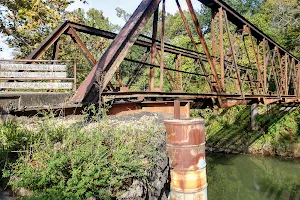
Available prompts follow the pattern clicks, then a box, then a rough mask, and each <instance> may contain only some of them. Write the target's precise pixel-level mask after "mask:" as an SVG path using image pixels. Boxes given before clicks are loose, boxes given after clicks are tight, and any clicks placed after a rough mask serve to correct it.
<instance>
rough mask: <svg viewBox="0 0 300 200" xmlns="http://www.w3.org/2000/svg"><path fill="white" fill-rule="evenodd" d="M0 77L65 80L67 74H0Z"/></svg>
mask: <svg viewBox="0 0 300 200" xmlns="http://www.w3.org/2000/svg"><path fill="white" fill-rule="evenodd" d="M0 77H6V78H8V77H13V78H67V72H0Z"/></svg>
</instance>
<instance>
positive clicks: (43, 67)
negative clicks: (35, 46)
mask: <svg viewBox="0 0 300 200" xmlns="http://www.w3.org/2000/svg"><path fill="white" fill-rule="evenodd" d="M0 70H9V71H18V70H34V71H66V70H67V66H66V65H48V64H11V63H0Z"/></svg>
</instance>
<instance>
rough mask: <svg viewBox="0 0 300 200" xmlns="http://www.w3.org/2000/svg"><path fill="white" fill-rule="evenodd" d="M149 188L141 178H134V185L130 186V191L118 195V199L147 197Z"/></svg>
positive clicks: (126, 199) (127, 199)
mask: <svg viewBox="0 0 300 200" xmlns="http://www.w3.org/2000/svg"><path fill="white" fill-rule="evenodd" d="M145 191H147V188H146V187H145V185H144V183H142V182H141V181H139V180H133V183H132V185H131V186H130V187H129V189H128V191H127V192H125V193H124V194H122V195H121V196H120V197H118V198H117V199H118V200H131V199H132V200H134V199H146V193H145Z"/></svg>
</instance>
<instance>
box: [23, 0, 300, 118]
mask: <svg viewBox="0 0 300 200" xmlns="http://www.w3.org/2000/svg"><path fill="white" fill-rule="evenodd" d="M172 1H175V2H176V3H177V6H178V11H179V14H180V16H181V18H182V27H184V29H185V31H186V36H187V37H188V38H189V40H190V44H191V48H190V49H187V48H184V47H180V46H175V45H172V44H170V43H167V41H166V38H165V35H166V34H165V33H166V32H167V31H168V30H166V29H165V13H166V11H165V7H166V6H165V0H143V1H142V2H141V3H140V5H139V6H138V8H137V9H136V10H135V11H134V13H133V14H132V16H131V17H130V19H129V20H128V21H127V23H126V24H125V25H124V27H123V28H122V29H121V31H120V32H119V33H118V34H115V33H112V32H109V31H105V30H99V29H96V28H93V27H89V26H85V25H81V24H78V23H74V22H70V21H66V22H64V23H62V24H61V25H60V26H58V27H57V28H56V29H55V30H54V31H53V33H52V34H51V35H49V36H48V37H47V38H46V39H44V41H43V42H42V43H41V44H40V45H39V46H38V47H37V48H36V49H35V50H34V51H33V52H32V53H31V54H30V55H29V56H28V57H27V59H26V60H27V63H35V62H37V61H38V60H39V59H40V58H41V56H42V55H43V54H44V53H45V52H46V50H47V49H49V48H50V47H53V60H58V51H59V48H58V43H59V39H60V37H61V36H62V35H67V36H70V37H71V38H72V41H73V42H74V43H75V44H76V46H77V47H78V48H79V49H80V51H81V52H82V53H83V54H84V56H85V58H86V59H87V61H88V63H89V64H90V65H91V67H92V70H91V71H90V72H89V74H88V75H87V77H86V78H85V80H84V81H83V82H82V83H81V84H80V86H79V87H78V89H76V92H75V93H74V95H73V96H72V97H71V98H70V100H69V101H68V104H69V105H71V106H70V107H73V106H74V105H86V104H90V103H96V102H98V101H99V96H101V97H105V99H106V100H113V101H114V102H115V104H122V102H123V104H122V105H125V108H118V109H119V110H120V109H121V110H122V109H123V110H135V109H137V107H138V106H137V105H136V104H137V103H143V104H144V105H146V104H148V109H149V110H151V109H159V107H164V106H163V105H168V103H170V102H172V101H174V100H178V99H179V100H182V101H186V102H198V103H200V104H201V105H202V106H203V105H208V104H210V105H217V106H219V107H229V106H232V105H237V104H242V105H247V104H253V103H261V104H270V103H290V102H299V100H300V81H299V80H300V60H299V59H298V58H296V57H295V56H293V55H292V54H291V53H289V52H288V51H287V50H286V49H285V48H283V47H281V46H280V45H279V44H278V43H276V42H275V41H274V40H272V39H271V38H270V37H269V36H267V35H266V34H264V33H263V32H262V31H261V30H259V29H258V28H257V27H256V26H255V25H253V24H252V23H250V22H249V21H248V20H247V19H245V18H244V17H243V16H241V15H240V14H238V13H237V12H236V11H235V10H234V9H232V8H231V7H230V6H229V5H227V4H226V3H225V2H223V1H222V0H199V2H200V3H201V4H203V5H204V6H207V7H209V8H210V9H211V11H212V19H211V27H210V30H211V32H210V33H209V34H210V36H207V35H206V34H204V33H203V27H201V25H200V23H199V19H198V18H197V14H196V11H195V8H194V6H195V5H193V4H192V2H191V0H185V1H183V0H182V1H180V2H179V0H172ZM183 3H185V5H187V7H188V12H186V11H183V10H182V7H181V4H183ZM160 4H161V8H162V10H161V12H159V5H160ZM187 14H188V15H189V16H188V15H187ZM152 16H153V17H152ZM150 19H151V21H150ZM188 19H191V21H192V23H189V21H188ZM147 23H152V35H150V36H146V35H143V34H141V32H142V30H143V28H144V27H145V26H146V24H147ZM158 23H160V25H158ZM82 33H84V34H88V35H93V36H99V37H101V38H106V39H108V40H111V44H110V46H109V47H108V48H107V49H106V51H105V52H104V54H103V55H102V56H101V58H100V60H96V59H95V58H94V55H93V54H92V53H91V52H90V51H89V50H88V47H87V45H86V44H85V43H84V42H83V41H82V39H81V38H80V34H82ZM158 34H160V35H159V37H158ZM158 38H160V40H158ZM133 46H138V47H139V48H140V49H143V55H142V56H141V57H140V60H137V59H132V58H131V57H129V56H128V55H129V54H130V51H131V49H132V47H133ZM166 56H170V57H172V58H174V62H173V63H174V65H173V64H172V65H170V62H167V61H166ZM123 62H129V63H131V64H132V65H130V66H132V69H131V70H132V71H131V72H130V74H131V76H130V77H129V78H128V80H127V81H126V82H125V81H124V80H123V77H122V70H121V68H122V63H123ZM184 62H190V63H192V64H193V65H194V69H185V68H184V67H183V63H184ZM143 71H147V73H146V74H147V79H148V80H147V82H148V84H147V86H146V87H145V88H144V90H143V91H138V90H136V89H135V90H132V89H131V87H132V85H133V84H134V83H135V82H136V81H137V79H139V78H140V77H141V76H142V74H143V73H142V72H143ZM200 82H201V83H202V84H203V85H205V86H203V87H204V88H206V89H205V90H203V92H202V91H200V92H198V93H195V92H189V91H188V89H187V88H188V87H187V85H188V84H192V83H193V84H195V83H196V85H197V83H200ZM96 83H97V84H96ZM96 85H98V86H97V87H96ZM99 85H100V86H99ZM166 87H167V89H166ZM126 103H127V104H126ZM150 104H151V105H150ZM158 104H159V105H158ZM154 105H158V106H154ZM121 107H122V106H121ZM123 107H124V106H123ZM146 107H147V106H146ZM112 112H114V111H112ZM115 112H116V113H117V112H118V111H115Z"/></svg>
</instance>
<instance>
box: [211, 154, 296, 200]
mask: <svg viewBox="0 0 300 200" xmlns="http://www.w3.org/2000/svg"><path fill="white" fill-rule="evenodd" d="M206 159H207V175H208V184H209V185H208V199H209V200H219V199H220V200H227V199H228V200H248V199H253V200H263V199H267V200H299V199H300V161H299V160H286V159H285V160H284V159H282V158H271V157H261V156H249V155H230V154H208V155H207V158H206Z"/></svg>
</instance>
